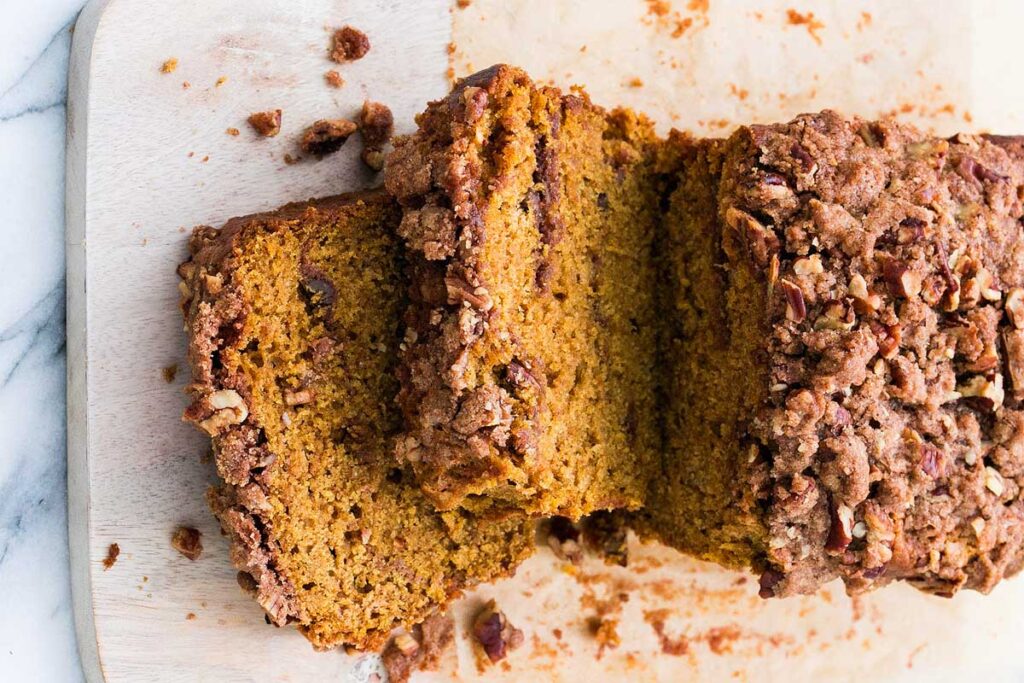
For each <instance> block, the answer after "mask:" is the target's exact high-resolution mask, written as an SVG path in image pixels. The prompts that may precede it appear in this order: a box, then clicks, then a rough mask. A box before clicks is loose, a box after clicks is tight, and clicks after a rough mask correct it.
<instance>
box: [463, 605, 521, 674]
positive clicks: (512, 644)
mask: <svg viewBox="0 0 1024 683" xmlns="http://www.w3.org/2000/svg"><path fill="white" fill-rule="evenodd" d="M473 638H474V639H475V640H476V644H477V646H478V648H479V649H480V650H482V651H483V653H484V655H486V657H487V659H488V660H489V661H490V662H491V663H492V664H493V663H495V662H500V661H501V660H503V659H505V657H506V656H508V653H509V652H511V651H512V650H515V649H516V648H517V647H519V646H520V645H522V644H523V632H522V631H520V630H519V629H517V628H516V627H515V626H513V625H512V624H510V623H509V621H508V619H507V618H506V617H505V613H504V612H501V611H500V610H498V608H497V605H496V604H495V602H494V600H491V601H489V602H488V603H487V604H486V605H484V607H483V609H481V610H480V612H478V613H477V615H476V618H475V619H474V620H473Z"/></svg>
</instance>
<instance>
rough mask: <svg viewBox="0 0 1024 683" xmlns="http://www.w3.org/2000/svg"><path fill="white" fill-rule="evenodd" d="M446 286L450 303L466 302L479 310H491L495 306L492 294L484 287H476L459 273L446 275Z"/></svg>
mask: <svg viewBox="0 0 1024 683" xmlns="http://www.w3.org/2000/svg"><path fill="white" fill-rule="evenodd" d="M444 286H445V289H446V290H447V292H448V303H450V304H465V305H468V306H472V307H473V308H475V309H476V310H478V311H484V312H486V311H489V310H491V308H492V307H493V306H494V302H493V301H491V295H490V294H489V293H488V292H487V290H486V289H485V288H483V287H474V286H472V285H471V284H469V282H467V281H466V280H465V279H464V278H461V277H459V276H457V275H446V276H445V278H444Z"/></svg>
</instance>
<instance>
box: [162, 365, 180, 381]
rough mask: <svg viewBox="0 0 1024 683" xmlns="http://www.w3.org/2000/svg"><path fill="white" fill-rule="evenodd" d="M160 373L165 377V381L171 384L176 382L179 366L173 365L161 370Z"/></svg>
mask: <svg viewBox="0 0 1024 683" xmlns="http://www.w3.org/2000/svg"><path fill="white" fill-rule="evenodd" d="M160 373H161V374H162V375H163V376H164V381H165V382H167V383H168V384H170V383H171V382H173V381H174V378H175V377H177V376H178V364H177V363H171V364H170V365H168V366H166V367H165V368H163V369H161V370H160Z"/></svg>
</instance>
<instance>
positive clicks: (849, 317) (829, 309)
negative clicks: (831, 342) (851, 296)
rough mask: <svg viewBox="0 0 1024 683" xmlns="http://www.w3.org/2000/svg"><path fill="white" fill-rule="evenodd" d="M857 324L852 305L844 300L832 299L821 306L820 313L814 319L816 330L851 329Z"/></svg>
mask: <svg viewBox="0 0 1024 683" xmlns="http://www.w3.org/2000/svg"><path fill="white" fill-rule="evenodd" d="M856 324H857V316H856V314H855V313H854V309H853V306H849V305H847V303H846V302H845V301H842V300H839V299H832V300H831V301H827V302H825V304H824V306H822V314H821V315H820V316H818V319H817V320H815V321H814V329H816V330H844V331H848V330H852V329H853V328H854V326H855V325H856Z"/></svg>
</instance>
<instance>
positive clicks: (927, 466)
mask: <svg viewBox="0 0 1024 683" xmlns="http://www.w3.org/2000/svg"><path fill="white" fill-rule="evenodd" d="M919 451H920V453H921V458H920V460H919V461H918V462H919V463H920V465H921V469H922V470H923V471H924V473H925V474H927V475H928V476H929V477H931V478H932V479H938V478H939V477H941V476H942V475H943V474H944V473H945V471H946V459H945V456H944V454H943V453H942V451H941V450H939V449H938V448H936V447H935V446H933V445H931V444H930V443H922V444H921V445H920V448H919Z"/></svg>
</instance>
